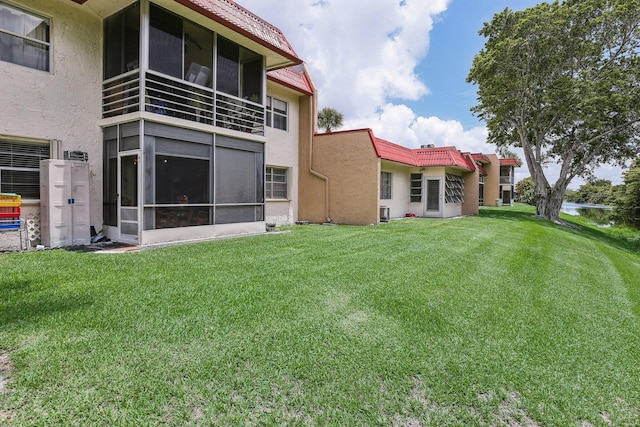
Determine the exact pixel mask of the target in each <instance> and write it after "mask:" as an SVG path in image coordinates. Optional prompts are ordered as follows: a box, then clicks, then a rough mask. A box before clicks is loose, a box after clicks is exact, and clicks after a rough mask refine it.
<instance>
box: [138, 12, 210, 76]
mask: <svg viewBox="0 0 640 427" xmlns="http://www.w3.org/2000/svg"><path fill="white" fill-rule="evenodd" d="M211 67H213V32H211V31H209V30H207V29H205V28H203V27H200V26H198V25H196V24H193V23H191V22H189V21H185V20H183V19H182V18H180V17H178V16H177V15H174V14H172V13H170V12H168V11H166V10H164V9H161V8H159V7H157V6H155V5H151V10H150V24H149V68H150V69H152V70H155V71H158V72H160V73H163V74H167V75H169V76H172V77H175V78H177V79H184V80H187V81H189V82H191V83H195V84H198V85H201V86H208V87H211V81H212V79H211V77H212V73H211Z"/></svg>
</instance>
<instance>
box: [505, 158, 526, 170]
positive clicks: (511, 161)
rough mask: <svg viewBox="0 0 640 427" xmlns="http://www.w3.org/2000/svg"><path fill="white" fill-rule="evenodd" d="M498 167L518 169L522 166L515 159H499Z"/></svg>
mask: <svg viewBox="0 0 640 427" xmlns="http://www.w3.org/2000/svg"><path fill="white" fill-rule="evenodd" d="M500 166H515V167H517V168H519V167H520V166H522V165H521V164H520V162H519V161H518V160H517V159H500Z"/></svg>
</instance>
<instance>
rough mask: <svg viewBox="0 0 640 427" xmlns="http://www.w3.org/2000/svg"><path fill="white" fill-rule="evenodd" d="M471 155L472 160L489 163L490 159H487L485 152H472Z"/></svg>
mask: <svg viewBox="0 0 640 427" xmlns="http://www.w3.org/2000/svg"><path fill="white" fill-rule="evenodd" d="M471 156H472V157H473V160H475V161H476V162H480V163H491V159H489V158H488V157H487V155H486V154H482V153H473V154H472V155H471Z"/></svg>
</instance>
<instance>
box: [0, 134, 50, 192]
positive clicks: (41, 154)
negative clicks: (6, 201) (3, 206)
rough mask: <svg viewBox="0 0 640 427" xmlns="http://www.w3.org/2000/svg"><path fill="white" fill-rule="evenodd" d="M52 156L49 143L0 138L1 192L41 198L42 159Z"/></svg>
mask: <svg viewBox="0 0 640 427" xmlns="http://www.w3.org/2000/svg"><path fill="white" fill-rule="evenodd" d="M50 156H51V150H50V147H49V144H45V143H38V142H23V141H12V140H7V139H0V192H2V193H16V194H19V195H21V196H22V198H23V199H39V198H40V160H46V159H48V158H49V157H50Z"/></svg>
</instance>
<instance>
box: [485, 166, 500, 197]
mask: <svg viewBox="0 0 640 427" xmlns="http://www.w3.org/2000/svg"><path fill="white" fill-rule="evenodd" d="M487 157H488V158H489V160H491V163H489V164H485V165H484V169H485V171H486V172H487V176H485V177H484V205H485V206H495V205H496V199H498V198H500V159H498V156H496V155H495V154H487Z"/></svg>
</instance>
